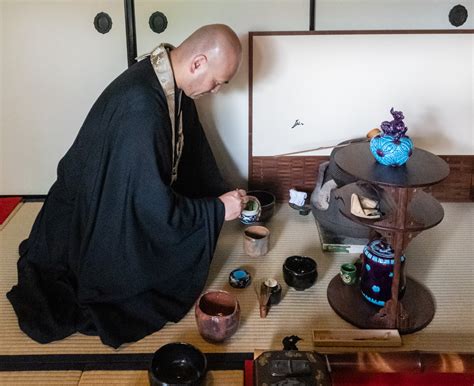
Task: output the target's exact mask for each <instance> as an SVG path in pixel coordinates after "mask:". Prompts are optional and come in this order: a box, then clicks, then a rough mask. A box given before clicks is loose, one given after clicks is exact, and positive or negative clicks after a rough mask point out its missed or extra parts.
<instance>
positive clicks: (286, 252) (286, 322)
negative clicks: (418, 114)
mask: <svg viewBox="0 0 474 386" xmlns="http://www.w3.org/2000/svg"><path fill="white" fill-rule="evenodd" d="M40 207H41V203H26V204H24V205H23V206H22V207H21V208H20V210H19V211H18V212H17V213H16V215H15V216H14V217H13V218H12V219H11V220H10V222H9V223H8V226H7V227H5V228H4V229H3V230H2V231H1V232H0V245H1V247H0V258H1V267H0V292H1V293H2V294H3V295H2V296H1V298H0V318H1V319H0V355H2V354H3V355H15V354H16V355H19V354H78V353H80V354H100V353H151V352H153V351H155V350H156V349H157V348H158V347H160V346H161V345H163V344H165V343H168V342H172V341H185V342H189V343H191V344H194V345H196V346H197V347H199V348H200V349H201V350H203V351H205V352H253V350H254V349H280V348H281V347H282V346H281V340H282V338H283V337H285V336H287V335H293V334H296V335H298V336H300V337H302V338H303V341H301V342H300V343H299V344H298V347H299V348H300V349H312V343H311V330H312V329H314V328H352V326H351V325H350V324H348V323H347V322H345V321H344V320H342V319H341V318H339V317H338V316H337V315H336V314H335V313H334V311H333V310H332V309H331V307H330V306H329V304H328V301H327V298H326V289H327V286H328V283H329V281H330V280H331V279H332V277H333V276H334V275H336V274H337V272H338V270H339V266H340V264H341V263H343V262H346V261H348V260H351V259H354V258H355V257H356V256H355V255H336V254H328V253H323V252H322V250H321V248H320V244H319V238H318V234H317V229H316V226H315V222H314V218H313V216H312V215H309V216H300V215H299V214H298V212H297V211H295V210H293V209H291V208H289V206H288V205H286V204H283V205H280V206H278V207H277V208H276V214H275V216H274V217H273V218H272V220H271V221H270V222H269V223H268V224H267V226H268V227H269V228H270V230H271V232H272V234H271V250H270V252H269V253H268V255H267V256H264V257H260V258H250V257H248V256H246V255H245V254H244V252H243V247H242V231H243V226H242V225H241V224H240V223H238V222H237V221H234V222H231V223H226V224H225V226H224V229H223V231H222V233H221V236H220V239H219V242H218V247H217V250H216V254H215V257H214V260H213V263H212V266H211V272H210V276H209V279H208V283H207V287H208V288H213V289H225V290H228V291H230V292H232V293H233V294H234V295H236V296H237V298H238V299H239V302H240V305H241V309H242V320H241V326H240V328H239V330H238V331H237V333H236V334H235V335H234V336H233V337H232V338H231V339H230V340H229V341H227V342H225V343H223V344H210V343H207V342H205V341H204V340H203V339H202V338H201V337H200V335H199V334H198V332H197V329H196V324H195V321H194V310H191V311H190V312H189V313H188V315H187V316H186V317H185V318H184V319H183V320H182V321H181V322H179V323H178V324H168V325H167V326H165V328H163V329H162V330H161V331H158V332H156V333H155V334H153V335H151V336H148V337H146V338H144V339H142V340H141V341H139V342H136V343H133V344H129V345H126V346H123V347H121V348H120V349H118V350H114V349H112V348H110V347H107V346H104V345H103V344H101V342H100V341H99V339H98V338H96V337H88V336H84V335H81V334H75V335H74V336H71V337H69V338H67V339H64V340H62V341H59V342H53V343H50V344H47V345H41V344H38V343H36V342H34V341H32V340H31V339H30V338H28V337H27V336H26V335H24V334H23V333H22V332H21V331H20V330H19V328H18V324H17V319H16V317H15V314H14V313H13V310H12V308H11V306H10V304H9V302H8V301H7V299H6V297H5V295H4V294H5V293H6V292H7V291H8V290H9V289H10V288H11V286H12V285H13V284H15V283H16V261H17V259H18V252H17V249H18V244H19V243H20V241H21V240H23V239H24V238H25V237H27V236H28V233H29V231H30V228H31V225H32V223H33V221H34V219H35V217H36V214H37V212H38V211H39V209H40ZM443 207H444V208H445V219H444V220H443V222H442V223H441V224H440V225H438V226H437V227H435V228H433V229H430V230H428V231H425V232H423V233H421V234H420V235H418V237H417V238H415V239H414V241H413V242H412V243H411V244H410V246H409V247H408V251H407V253H406V254H407V256H408V264H407V270H408V274H409V275H410V276H412V277H414V278H415V279H417V280H419V281H420V282H422V283H424V284H425V285H426V286H427V287H429V288H430V289H431V291H432V292H433V294H434V296H435V299H436V305H437V310H436V315H435V318H434V320H433V321H432V322H431V323H430V324H429V325H428V326H427V327H426V328H425V329H423V330H422V331H419V332H417V333H414V334H411V335H405V336H403V343H404V344H403V346H402V347H401V348H400V350H407V351H408V350H426V351H458V352H471V351H473V348H474V323H472V321H473V320H474V307H473V295H474V280H473V273H474V272H473V266H474V265H473V264H474V263H473V255H472V245H473V242H472V237H473V229H474V226H473V225H474V224H473V221H474V204H472V203H462V204H460V203H447V204H443ZM295 254H298V255H308V256H311V257H313V258H315V259H316V261H317V262H318V271H319V278H318V281H317V282H316V284H315V285H314V286H313V287H312V288H310V289H308V290H306V291H304V292H297V291H295V290H293V289H289V290H288V289H287V287H286V285H285V284H284V282H283V277H282V273H281V266H282V263H283V261H284V260H285V258H286V257H287V256H290V255H295ZM237 267H243V268H245V269H247V270H248V271H249V272H250V273H251V274H252V277H253V278H254V279H255V278H261V277H274V278H276V279H277V280H278V281H279V282H281V283H282V285H283V287H284V288H285V290H284V291H285V293H284V298H283V300H282V301H281V303H280V304H279V305H278V306H275V307H273V308H272V309H271V310H270V313H269V315H268V317H267V318H265V319H261V318H260V317H259V311H258V304H257V298H256V295H255V293H254V290H253V286H250V287H248V288H246V289H243V290H238V289H234V288H231V287H230V286H229V284H228V283H227V278H228V274H229V272H230V271H231V270H232V269H234V268H237ZM342 350H343V351H348V350H350V349H342ZM358 350H360V349H358ZM391 350H393V349H391ZM319 351H326V352H330V351H336V349H334V350H331V349H324V350H319ZM337 351H341V349H340V348H339V349H337Z"/></svg>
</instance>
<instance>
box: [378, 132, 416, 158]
mask: <svg viewBox="0 0 474 386" xmlns="http://www.w3.org/2000/svg"><path fill="white" fill-rule="evenodd" d="M370 151H371V152H372V154H373V156H374V157H375V159H376V160H377V162H379V163H381V164H382V165H385V166H402V165H404V164H405V163H406V162H407V161H408V158H410V156H411V155H412V152H413V142H412V140H411V139H410V137H408V136H406V135H402V136H400V137H398V136H395V135H389V134H383V133H382V134H379V135H377V136H375V137H373V138H372V139H371V140H370Z"/></svg>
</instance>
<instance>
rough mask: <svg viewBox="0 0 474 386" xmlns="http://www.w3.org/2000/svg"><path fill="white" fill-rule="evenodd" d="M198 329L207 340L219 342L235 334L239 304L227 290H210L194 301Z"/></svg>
mask: <svg viewBox="0 0 474 386" xmlns="http://www.w3.org/2000/svg"><path fill="white" fill-rule="evenodd" d="M194 310H195V317H196V324H197V327H198V331H199V333H200V334H201V336H202V337H203V338H204V339H205V340H206V341H208V342H212V343H219V342H223V341H224V340H226V339H228V338H230V337H231V336H232V335H234V334H235V332H236V331H237V329H238V327H239V323H240V305H239V302H238V301H237V299H236V298H235V297H234V296H233V295H231V294H230V293H229V292H227V291H220V290H211V291H208V292H205V293H203V294H202V295H201V296H200V297H199V299H198V301H197V302H196V306H195V308H194Z"/></svg>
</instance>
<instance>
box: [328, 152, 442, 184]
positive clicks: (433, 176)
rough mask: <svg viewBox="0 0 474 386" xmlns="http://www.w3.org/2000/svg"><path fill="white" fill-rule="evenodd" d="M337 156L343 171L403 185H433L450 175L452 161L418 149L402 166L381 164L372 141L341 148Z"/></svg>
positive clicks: (361, 178)
mask: <svg viewBox="0 0 474 386" xmlns="http://www.w3.org/2000/svg"><path fill="white" fill-rule="evenodd" d="M334 159H335V161H336V163H337V166H339V167H340V168H341V169H342V170H344V171H345V172H346V173H348V174H350V175H352V176H354V177H356V178H358V179H360V180H363V181H370V182H372V183H375V184H378V185H387V186H395V187H400V188H416V187H423V186H430V185H434V184H437V183H438V182H441V181H442V180H444V179H445V178H446V177H447V176H448V175H449V166H448V164H447V163H446V162H445V161H444V160H443V159H441V158H440V157H438V156H437V155H435V154H432V153H430V152H428V151H426V150H422V149H418V148H415V149H413V154H412V156H411V157H410V158H409V159H408V161H407V163H406V164H405V165H403V166H399V167H390V166H385V165H381V164H379V163H378V162H377V161H376V160H375V158H374V156H373V155H372V153H371V152H370V147H369V144H368V143H354V144H351V145H350V146H346V147H345V148H343V149H341V150H339V151H338V152H337V153H336V154H335V156H334Z"/></svg>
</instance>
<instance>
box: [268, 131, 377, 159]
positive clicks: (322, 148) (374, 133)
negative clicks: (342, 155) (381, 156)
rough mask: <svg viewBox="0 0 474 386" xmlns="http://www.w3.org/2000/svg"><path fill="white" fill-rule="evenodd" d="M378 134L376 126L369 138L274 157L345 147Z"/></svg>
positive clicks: (370, 132)
mask: <svg viewBox="0 0 474 386" xmlns="http://www.w3.org/2000/svg"><path fill="white" fill-rule="evenodd" d="M378 134H380V130H379V129H377V128H375V129H372V130H370V131H369V132H368V133H367V134H366V137H367V139H365V140H363V141H360V140H357V141H350V142H348V143H344V144H340V145H331V146H320V147H315V148H313V149H307V150H299V151H293V152H291V153H283V154H277V155H274V156H273V157H283V156H287V155H293V154H301V153H309V152H310V151H317V150H324V149H336V148H338V147H345V146H347V145H350V144H351V143H354V142H368V141H370V140H371V139H372V137H375V136H376V135H378Z"/></svg>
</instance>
